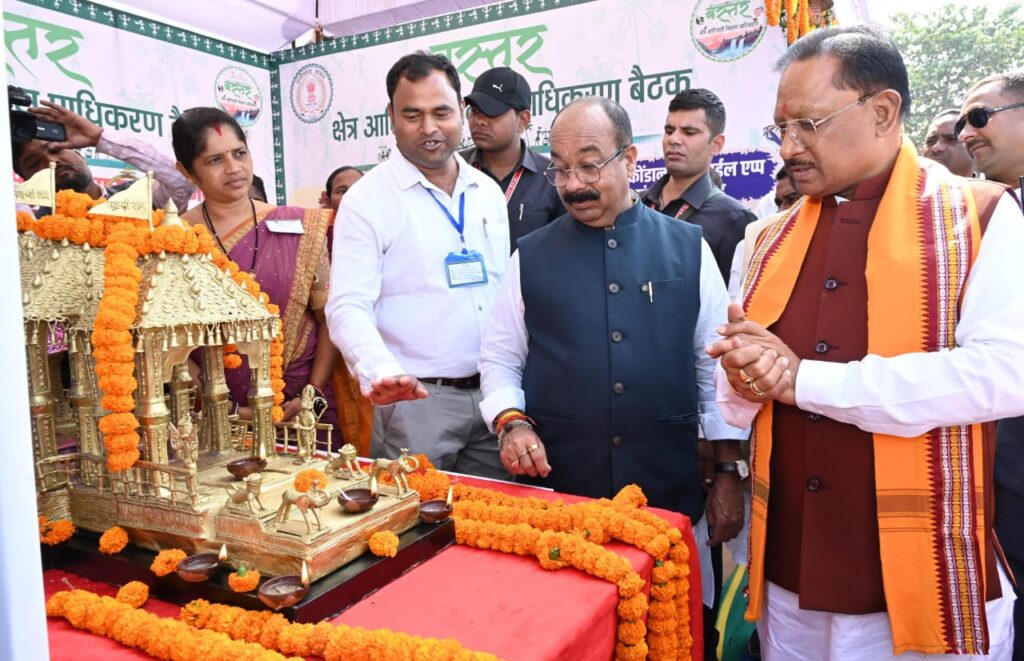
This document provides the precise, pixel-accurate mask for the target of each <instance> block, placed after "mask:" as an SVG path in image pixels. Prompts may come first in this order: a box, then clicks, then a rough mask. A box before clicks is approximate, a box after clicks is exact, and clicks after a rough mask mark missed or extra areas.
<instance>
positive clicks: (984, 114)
mask: <svg viewBox="0 0 1024 661" xmlns="http://www.w3.org/2000/svg"><path fill="white" fill-rule="evenodd" d="M1013 108H1024V103H1011V104H1010V105H1008V106H999V107H998V108H971V109H970V110H968V111H967V114H966V115H964V116H963V117H961V118H960V119H958V120H956V124H954V125H953V133H954V135H956V137H958V138H959V137H960V133H962V132H963V130H964V128H966V127H967V125H968V124H970V125H971V126H973V127H974V128H976V129H983V128H985V126H986V125H988V120H989V119H990V118H991V117H992V115H994V114H996V113H997V112H1002V111H1004V110H1012V109H1013Z"/></svg>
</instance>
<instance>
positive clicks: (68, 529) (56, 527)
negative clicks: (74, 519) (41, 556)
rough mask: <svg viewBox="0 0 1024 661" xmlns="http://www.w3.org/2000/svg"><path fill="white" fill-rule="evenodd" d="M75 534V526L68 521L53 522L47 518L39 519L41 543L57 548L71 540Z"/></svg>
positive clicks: (41, 517)
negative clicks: (58, 545)
mask: <svg viewBox="0 0 1024 661" xmlns="http://www.w3.org/2000/svg"><path fill="white" fill-rule="evenodd" d="M74 534H75V524H73V523H71V521H68V520H67V519H57V520H56V521H51V520H50V519H49V518H47V517H45V516H40V517H39V541H40V542H41V543H43V544H46V545H47V546H56V545H57V544H61V543H63V542H66V541H68V540H69V539H71V536H72V535H74Z"/></svg>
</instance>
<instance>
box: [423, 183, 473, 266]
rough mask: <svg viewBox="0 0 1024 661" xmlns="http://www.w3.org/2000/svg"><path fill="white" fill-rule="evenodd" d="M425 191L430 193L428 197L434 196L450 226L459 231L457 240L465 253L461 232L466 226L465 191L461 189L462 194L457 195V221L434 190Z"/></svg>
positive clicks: (463, 238)
mask: <svg viewBox="0 0 1024 661" xmlns="http://www.w3.org/2000/svg"><path fill="white" fill-rule="evenodd" d="M427 192H428V193H430V197H432V198H434V202H435V203H436V204H437V206H439V207H441V211H443V212H444V215H445V216H447V217H448V222H450V223H451V224H452V227H454V228H455V231H456V232H458V233H459V241H462V254H463V255H465V254H466V236H465V234H464V233H463V230H464V229H465V228H466V191H462V195H459V220H458V221H456V220H455V217H454V216H452V212H451V211H448V207H446V206H445V205H443V204H441V200H439V199H437V196H436V195H434V191H432V190H430V189H429V188H428V189H427Z"/></svg>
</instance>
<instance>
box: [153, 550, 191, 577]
mask: <svg viewBox="0 0 1024 661" xmlns="http://www.w3.org/2000/svg"><path fill="white" fill-rule="evenodd" d="M186 557H187V556H186V555H185V552H184V551H182V550H181V549H165V550H163V551H160V552H159V553H157V554H156V557H155V558H153V564H151V565H150V566H149V570H150V571H152V572H153V573H154V574H156V575H157V576H167V575H168V574H170V573H171V572H173V571H174V570H176V569H177V568H178V563H179V562H181V561H182V560H184V559H185V558H186Z"/></svg>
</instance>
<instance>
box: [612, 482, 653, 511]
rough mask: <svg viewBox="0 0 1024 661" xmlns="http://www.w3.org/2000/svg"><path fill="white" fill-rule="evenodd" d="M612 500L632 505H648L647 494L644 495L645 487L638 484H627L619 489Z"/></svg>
mask: <svg viewBox="0 0 1024 661" xmlns="http://www.w3.org/2000/svg"><path fill="white" fill-rule="evenodd" d="M612 502H613V503H616V504H620V505H629V506H631V507H646V506H647V496H645V495H644V492H643V489H641V488H640V487H638V486H637V485H635V484H627V485H626V486H624V487H622V489H620V490H619V493H617V494H615V497H614V498H613V499H612Z"/></svg>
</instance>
